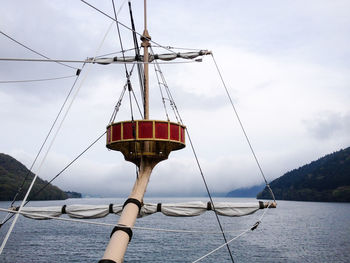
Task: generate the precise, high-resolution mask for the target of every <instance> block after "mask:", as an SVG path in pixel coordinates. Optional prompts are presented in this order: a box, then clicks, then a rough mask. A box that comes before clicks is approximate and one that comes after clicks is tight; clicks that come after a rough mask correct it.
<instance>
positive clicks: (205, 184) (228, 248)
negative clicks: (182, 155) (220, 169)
mask: <svg viewBox="0 0 350 263" xmlns="http://www.w3.org/2000/svg"><path fill="white" fill-rule="evenodd" d="M167 91H168V92H169V93H168V94H169V98H170V99H171V101H172V102H173V106H174V109H175V112H176V113H177V116H178V117H179V120H180V122H181V124H182V125H183V121H182V118H181V116H180V113H179V111H178V109H177V107H176V104H175V101H174V99H173V97H172V95H171V92H170V89H169V88H168V89H167ZM186 134H187V137H188V140H189V142H190V145H191V149H192V152H193V155H194V157H195V160H196V163H197V167H198V169H199V172H200V174H201V177H202V181H203V183H204V186H205V189H206V191H207V194H208V197H209V199H210V203H211V205H212V208H213V211H214V214H215V217H216V221H217V222H218V225H219V227H220V230H221V233H222V236H223V238H224V240H225V243H227V239H226V235H225V232H224V229H223V227H222V225H221V222H220V219H219V216H218V214H217V212H216V210H215V205H214V202H213V199H212V196H211V194H210V190H209V187H208V184H207V181H206V180H205V177H204V173H203V170H202V167H201V165H200V163H199V159H198V157H197V153H196V151H195V148H194V145H193V143H192V140H191V136H190V133H189V131H188V129H187V128H186ZM226 247H227V251H228V252H229V255H230V258H231V261H232V262H233V263H234V259H233V256H232V252H231V249H230V247H229V245H228V244H227V245H226Z"/></svg>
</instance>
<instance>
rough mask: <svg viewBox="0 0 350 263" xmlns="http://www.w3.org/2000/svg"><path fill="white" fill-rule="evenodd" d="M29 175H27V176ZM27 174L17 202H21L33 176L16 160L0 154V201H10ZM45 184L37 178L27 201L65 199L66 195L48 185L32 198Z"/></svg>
mask: <svg viewBox="0 0 350 263" xmlns="http://www.w3.org/2000/svg"><path fill="white" fill-rule="evenodd" d="M28 173H29V174H28ZM27 174H28V177H27V180H26V182H25V184H24V187H23V190H24V191H22V192H21V193H20V194H19V196H18V198H17V200H22V199H23V197H24V195H25V193H26V191H27V189H28V187H29V185H30V182H31V181H32V180H33V177H34V174H33V173H30V172H29V170H28V169H27V168H26V167H25V166H24V165H23V164H21V163H20V162H18V161H17V160H16V159H14V158H12V157H11V156H9V155H6V154H3V153H0V200H1V201H7V200H12V199H13V197H14V196H15V194H16V192H17V190H18V188H19V186H20V185H21V184H22V182H23V179H24V178H25V176H26V175H27ZM46 183H47V182H46V181H43V180H42V179H40V178H37V180H36V182H35V184H34V187H33V190H32V191H31V194H30V195H29V199H33V200H63V199H67V194H66V193H65V192H63V191H61V190H60V189H59V188H58V187H56V186H53V185H51V184H50V185H48V186H47V187H46V188H45V190H43V191H42V192H40V193H39V194H38V195H36V196H33V194H34V193H36V192H38V191H39V189H41V188H42V186H43V185H45V184H46Z"/></svg>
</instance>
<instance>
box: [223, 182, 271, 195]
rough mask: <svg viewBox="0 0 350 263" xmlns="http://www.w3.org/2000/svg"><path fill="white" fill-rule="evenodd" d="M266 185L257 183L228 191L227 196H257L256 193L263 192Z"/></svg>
mask: <svg viewBox="0 0 350 263" xmlns="http://www.w3.org/2000/svg"><path fill="white" fill-rule="evenodd" d="M264 187H265V183H264V184H260V185H255V186H252V187H246V188H239V189H236V190H233V191H231V192H228V193H227V194H226V197H256V195H257V194H258V193H259V192H261V191H262V190H263V189H264Z"/></svg>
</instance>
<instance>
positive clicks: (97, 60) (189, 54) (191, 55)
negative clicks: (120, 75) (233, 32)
mask: <svg viewBox="0 0 350 263" xmlns="http://www.w3.org/2000/svg"><path fill="white" fill-rule="evenodd" d="M210 54H211V51H208V50H200V51H197V52H182V53H176V52H174V53H167V54H154V55H151V54H150V55H149V60H148V62H152V61H154V60H156V59H159V60H163V61H171V60H174V59H176V58H182V59H195V58H197V57H199V56H204V55H210ZM143 61H144V58H143V56H142V55H139V56H123V57H112V58H88V59H87V60H86V62H88V63H97V64H103V65H108V64H112V63H120V62H126V63H130V62H143Z"/></svg>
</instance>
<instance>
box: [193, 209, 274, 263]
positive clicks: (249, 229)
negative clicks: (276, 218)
mask: <svg viewBox="0 0 350 263" xmlns="http://www.w3.org/2000/svg"><path fill="white" fill-rule="evenodd" d="M271 205H272V203H270V204H269V205H268V207H267V209H268V208H269V207H270V206H271ZM267 209H266V210H265V211H264V212H263V214H262V216H261V217H260V218H259V220H258V221H257V222H256V223H255V224H254V225H253V226H252V227H250V228H247V229H246V230H243V231H242V232H241V233H240V234H239V235H237V236H235V237H234V238H232V239H230V240H229V241H228V242H226V243H224V244H222V245H221V246H219V247H217V248H215V249H213V250H212V251H210V252H209V253H207V254H205V255H204V256H202V257H200V258H198V259H197V260H195V261H193V262H192V263H196V262H199V261H201V260H202V259H204V258H206V257H208V256H210V255H211V254H213V253H214V252H216V251H218V250H219V249H221V248H223V247H224V246H225V245H228V244H229V243H231V242H233V241H234V240H236V239H238V238H239V237H241V236H243V235H244V234H246V233H248V232H249V231H254V230H255V229H256V228H257V227H258V226H259V224H260V223H261V221H262V219H263V217H264V216H265V214H266V211H267Z"/></svg>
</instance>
